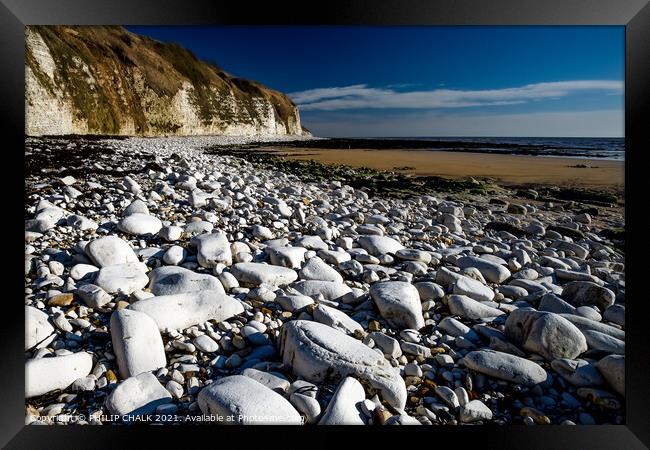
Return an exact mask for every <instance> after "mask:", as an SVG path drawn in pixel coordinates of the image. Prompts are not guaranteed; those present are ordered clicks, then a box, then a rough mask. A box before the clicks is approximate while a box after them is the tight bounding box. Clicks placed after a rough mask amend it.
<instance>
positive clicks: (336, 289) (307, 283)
mask: <svg viewBox="0 0 650 450" xmlns="http://www.w3.org/2000/svg"><path fill="white" fill-rule="evenodd" d="M292 287H293V288H294V289H295V290H296V291H298V292H300V293H301V294H303V295H306V296H308V297H316V296H318V295H319V294H320V295H322V296H323V298H324V299H325V300H336V299H339V298H341V297H343V296H344V295H346V294H349V293H350V292H352V289H350V286H348V285H347V284H343V283H337V282H335V281H321V280H303V281H298V282H297V283H295V284H293V285H292Z"/></svg>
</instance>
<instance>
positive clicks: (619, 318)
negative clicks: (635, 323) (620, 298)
mask: <svg viewBox="0 0 650 450" xmlns="http://www.w3.org/2000/svg"><path fill="white" fill-rule="evenodd" d="M603 319H605V320H606V321H608V322H612V323H615V324H617V325H620V326H622V327H625V306H623V305H612V306H610V307H609V308H607V309H606V310H605V312H604V313H603Z"/></svg>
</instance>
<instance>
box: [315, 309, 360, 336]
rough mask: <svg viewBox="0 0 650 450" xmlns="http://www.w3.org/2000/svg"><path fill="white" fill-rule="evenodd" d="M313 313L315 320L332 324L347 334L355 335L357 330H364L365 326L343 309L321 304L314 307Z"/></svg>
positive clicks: (328, 324)
mask: <svg viewBox="0 0 650 450" xmlns="http://www.w3.org/2000/svg"><path fill="white" fill-rule="evenodd" d="M312 315H313V316H314V320H316V321H317V322H320V323H322V324H325V325H327V326H330V327H332V328H334V329H336V330H338V331H341V332H343V333H346V334H350V335H354V333H355V331H356V332H358V331H363V327H362V326H361V324H359V323H358V322H357V321H355V320H354V319H352V318H351V317H350V316H348V315H347V314H345V313H344V312H343V311H339V310H338V309H335V308H332V307H330V306H327V305H323V304H320V305H318V306H316V308H314V310H313V312H312Z"/></svg>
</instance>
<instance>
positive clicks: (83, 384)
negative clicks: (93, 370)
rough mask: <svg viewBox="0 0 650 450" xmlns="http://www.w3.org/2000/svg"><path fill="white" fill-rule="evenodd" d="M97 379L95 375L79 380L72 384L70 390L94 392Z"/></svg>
mask: <svg viewBox="0 0 650 450" xmlns="http://www.w3.org/2000/svg"><path fill="white" fill-rule="evenodd" d="M96 384H97V378H96V377H95V376H94V375H88V376H86V377H81V378H78V379H76V380H75V381H74V383H72V385H71V386H70V389H71V390H72V392H92V391H94V390H95V386H96Z"/></svg>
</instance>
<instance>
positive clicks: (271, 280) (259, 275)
mask: <svg viewBox="0 0 650 450" xmlns="http://www.w3.org/2000/svg"><path fill="white" fill-rule="evenodd" d="M231 272H232V274H233V275H234V276H235V278H236V279H237V281H239V283H240V284H246V285H249V286H260V285H262V284H266V285H269V286H283V285H286V284H289V283H293V282H294V281H296V280H297V279H298V273H297V272H296V271H295V270H293V269H289V268H288V267H281V266H273V265H270V264H262V263H252V262H250V263H237V264H233V266H232V268H231Z"/></svg>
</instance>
